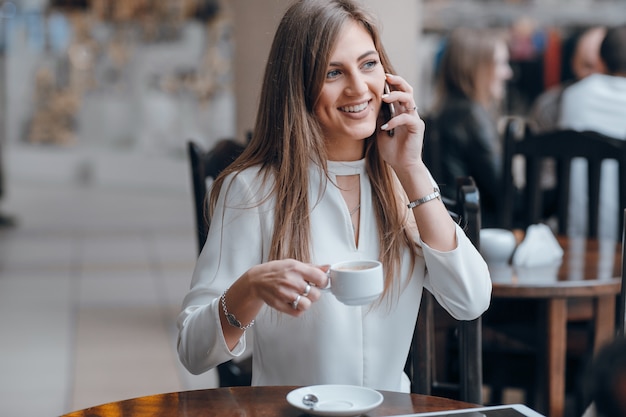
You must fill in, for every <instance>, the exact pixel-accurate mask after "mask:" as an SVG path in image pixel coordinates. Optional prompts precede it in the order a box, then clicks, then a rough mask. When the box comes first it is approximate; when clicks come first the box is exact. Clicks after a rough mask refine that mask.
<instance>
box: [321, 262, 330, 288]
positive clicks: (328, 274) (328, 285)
mask: <svg viewBox="0 0 626 417" xmlns="http://www.w3.org/2000/svg"><path fill="white" fill-rule="evenodd" d="M326 276H327V277H328V284H326V286H325V287H324V288H320V291H330V285H331V284H330V268H328V271H326Z"/></svg>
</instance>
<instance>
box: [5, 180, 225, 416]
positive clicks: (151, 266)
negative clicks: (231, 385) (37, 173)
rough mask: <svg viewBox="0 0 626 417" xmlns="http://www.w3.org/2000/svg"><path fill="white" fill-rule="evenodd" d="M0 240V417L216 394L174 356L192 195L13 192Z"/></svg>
mask: <svg viewBox="0 0 626 417" xmlns="http://www.w3.org/2000/svg"><path fill="white" fill-rule="evenodd" d="M8 189H9V192H8V195H7V197H6V199H5V201H4V202H3V203H2V205H1V208H2V210H3V211H6V212H10V213H11V214H14V215H16V217H17V219H18V222H19V225H18V226H17V227H16V228H13V229H4V230H0V415H2V416H12V417H22V416H23V417H33V416H42V417H44V416H46V417H47V416H58V415H61V414H64V413H66V412H69V411H72V410H76V409H81V408H85V407H88V406H90V405H96V404H101V403H105V402H110V401H116V400H120V399H125V398H132V397H137V396H142V395H147V394H154V393H160V392H169V391H177V390H182V389H196V388H201V387H213V386H215V384H216V378H215V375H214V374H213V373H208V374H205V375H202V376H197V377H194V376H192V375H190V374H189V373H187V372H186V371H185V370H184V369H183V368H182V367H181V365H180V364H179V362H178V358H177V356H176V348H175V344H176V325H175V321H176V315H177V313H178V310H179V306H180V303H181V301H182V297H183V295H184V293H185V291H186V289H187V287H188V285H189V281H190V277H191V272H192V269H193V265H194V260H195V252H196V247H195V240H194V234H193V233H194V231H193V221H192V206H191V197H190V193H189V190H187V189H185V190H182V189H181V190H171V189H168V190H161V191H158V190H155V189H148V190H142V189H140V188H139V189H138V188H131V189H124V188H121V187H110V186H109V187H107V186H103V185H98V186H93V185H92V186H79V185H68V184H64V183H54V182H52V183H42V182H33V181H21V182H17V183H14V182H9V184H8Z"/></svg>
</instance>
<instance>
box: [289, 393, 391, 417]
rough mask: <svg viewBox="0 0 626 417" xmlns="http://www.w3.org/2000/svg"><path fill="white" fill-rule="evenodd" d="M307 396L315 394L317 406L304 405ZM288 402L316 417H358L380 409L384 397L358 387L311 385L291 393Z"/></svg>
mask: <svg viewBox="0 0 626 417" xmlns="http://www.w3.org/2000/svg"><path fill="white" fill-rule="evenodd" d="M306 394H314V395H315V396H316V397H317V398H318V399H319V401H318V403H317V405H316V406H315V407H314V408H313V409H311V408H309V407H307V406H305V405H304V404H303V403H302V398H303V397H304V396H305V395H306ZM287 402H288V403H289V404H291V405H293V406H294V407H296V408H298V409H300V410H302V411H306V412H307V413H308V414H312V415H316V416H345V417H349V416H358V415H361V414H364V413H367V412H368V411H370V410H373V409H374V408H376V407H378V406H379V405H380V404H381V403H382V402H383V395H382V394H381V393H380V392H378V391H376V390H373V389H371V388H365V387H359V386H356V385H311V386H308V387H302V388H298V389H295V390H293V391H291V392H290V393H289V394H287Z"/></svg>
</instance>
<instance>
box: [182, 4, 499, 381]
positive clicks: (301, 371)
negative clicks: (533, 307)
mask: <svg viewBox="0 0 626 417" xmlns="http://www.w3.org/2000/svg"><path fill="white" fill-rule="evenodd" d="M387 72H391V73H393V66H392V65H391V62H390V61H389V58H388V56H387V54H386V52H385V49H384V47H383V45H382V44H381V41H380V36H379V32H378V29H377V26H376V22H375V19H374V18H373V16H372V15H371V14H370V13H369V12H368V11H367V10H366V9H364V8H363V6H362V5H361V4H360V2H359V1H356V0H298V1H295V2H293V4H292V5H291V6H290V7H289V8H288V9H287V11H286V13H285V15H284V16H283V18H282V20H281V22H280V24H279V26H278V29H277V32H276V34H275V37H274V41H273V44H272V48H271V51H270V55H269V59H268V61H267V67H266V69H265V76H264V81H263V88H262V92H261V97H260V105H259V108H258V113H257V117H256V126H255V127H254V130H253V131H254V134H253V137H252V139H251V141H250V143H249V144H248V146H247V147H246V149H245V150H244V152H243V154H242V155H241V156H240V157H239V158H238V159H237V160H236V161H235V162H234V163H233V164H232V165H230V166H229V167H228V168H227V169H226V170H224V171H223V172H222V174H221V175H220V176H218V178H216V180H215V182H214V184H213V188H212V190H211V195H210V208H211V211H210V215H211V227H210V229H209V232H208V237H207V241H206V244H205V245H204V249H203V251H202V253H201V254H200V256H199V259H198V262H197V265H196V268H195V272H194V275H193V277H192V283H191V290H190V291H189V293H188V294H187V296H186V297H185V300H184V305H183V311H182V312H181V313H180V315H179V321H178V323H179V340H178V351H179V357H180V359H181V361H182V363H183V364H184V365H185V366H186V367H187V369H189V370H190V371H191V372H193V373H201V372H204V371H206V370H208V369H211V368H213V367H215V366H216V365H218V364H219V363H222V362H225V361H228V360H230V359H233V358H236V357H238V356H240V355H241V354H242V353H243V352H244V351H245V348H246V344H247V343H249V340H248V339H247V335H248V334H253V338H251V339H250V340H253V341H254V346H253V356H254V361H253V376H252V383H253V385H298V386H302V385H311V384H329V383H334V384H347V385H359V386H367V387H370V388H376V389H388V390H394V391H408V390H409V384H408V378H407V377H406V375H404V373H403V369H404V364H405V360H406V357H407V353H408V349H409V345H410V342H411V338H412V335H413V329H414V327H415V321H416V317H417V312H418V310H419V300H420V299H421V294H422V291H423V289H424V288H427V289H428V290H429V291H431V292H432V293H433V294H435V296H436V298H437V300H439V302H440V303H441V304H442V305H443V306H444V307H445V308H446V309H447V310H448V311H449V312H450V313H451V314H452V315H453V316H454V317H456V318H462V319H467V320H469V319H473V318H476V317H478V316H479V315H480V314H481V313H482V312H483V311H484V310H485V309H486V308H487V306H488V304H489V300H490V290H491V281H490V278H489V273H488V270H487V267H486V264H485V263H484V261H483V259H482V257H481V256H480V254H479V253H478V252H477V251H476V249H475V247H474V246H473V245H472V243H471V242H470V241H469V239H468V238H467V237H466V236H465V234H464V233H463V231H462V229H461V228H459V227H458V226H457V225H456V223H454V222H453V221H452V219H451V218H450V216H449V214H448V212H447V210H446V208H445V206H444V205H443V203H442V202H441V200H440V199H438V198H429V199H428V201H427V200H425V199H424V196H430V195H433V194H435V193H433V190H434V189H437V184H436V183H435V182H434V180H433V178H432V176H431V175H430V173H429V171H428V170H427V169H426V167H425V165H424V163H423V162H422V160H421V154H422V140H423V133H424V123H423V121H422V120H421V119H420V117H419V115H418V113H417V111H416V106H415V99H414V97H413V88H412V86H411V85H410V84H409V83H407V81H406V80H405V79H404V78H403V77H401V76H399V75H392V74H390V73H387ZM385 83H387V84H388V85H389V86H390V91H389V92H388V93H386V92H385ZM388 104H393V105H394V106H395V109H396V114H395V116H394V117H392V118H390V119H389V118H388V116H387V117H385V116H383V113H384V112H383V111H382V108H383V106H387V105H388ZM391 129H393V130H394V135H393V137H391V136H389V135H388V134H387V131H389V130H391ZM411 201H412V202H413V203H412V204H410V205H409V206H407V204H408V203H409V202H411ZM350 260H377V261H380V262H381V263H382V264H383V275H384V285H383V291H382V294H381V295H380V296H379V297H378V298H377V299H376V300H375V301H374V302H372V303H371V304H369V305H365V306H361V305H359V306H352V305H346V304H343V303H342V302H340V301H339V300H338V299H337V298H336V297H335V296H333V293H332V292H328V291H323V289H324V288H325V287H326V286H327V284H328V277H327V270H328V266H329V265H330V264H334V263H337V262H340V261H350Z"/></svg>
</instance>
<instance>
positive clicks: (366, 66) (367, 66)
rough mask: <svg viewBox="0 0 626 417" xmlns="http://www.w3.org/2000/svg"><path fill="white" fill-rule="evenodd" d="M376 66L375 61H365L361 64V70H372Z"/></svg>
mask: <svg viewBox="0 0 626 417" xmlns="http://www.w3.org/2000/svg"><path fill="white" fill-rule="evenodd" d="M376 65H378V61H376V60H371V61H367V62H365V63H364V64H363V68H364V69H372V68H374V67H376Z"/></svg>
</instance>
